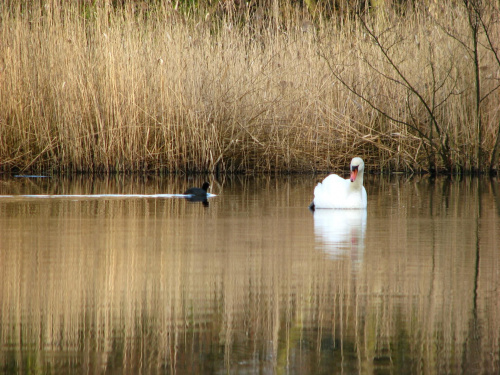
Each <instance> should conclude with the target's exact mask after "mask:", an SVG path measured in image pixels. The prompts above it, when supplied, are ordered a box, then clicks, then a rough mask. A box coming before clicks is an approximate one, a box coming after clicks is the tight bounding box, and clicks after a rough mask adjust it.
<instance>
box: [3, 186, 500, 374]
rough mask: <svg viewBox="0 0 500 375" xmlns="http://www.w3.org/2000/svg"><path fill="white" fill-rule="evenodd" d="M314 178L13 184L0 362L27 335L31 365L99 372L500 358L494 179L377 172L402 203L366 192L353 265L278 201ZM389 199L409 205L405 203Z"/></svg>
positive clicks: (297, 193)
mask: <svg viewBox="0 0 500 375" xmlns="http://www.w3.org/2000/svg"><path fill="white" fill-rule="evenodd" d="M307 181H308V180H300V179H299V180H297V179H294V180H293V181H290V180H288V179H286V178H285V179H277V180H273V179H267V178H265V179H264V178H262V179H257V180H255V181H252V182H247V183H246V185H243V186H244V187H245V188H246V189H248V192H247V193H245V196H246V197H247V199H235V198H234V194H235V191H239V189H241V186H240V184H239V183H235V181H228V182H227V184H226V185H225V186H224V189H225V192H226V195H227V197H229V198H226V199H227V200H226V201H223V200H224V196H220V197H218V198H217V199H218V200H219V201H222V202H223V203H224V205H225V207H227V205H229V204H231V203H232V204H234V205H235V206H233V209H231V210H227V209H225V210H224V211H220V208H221V206H219V205H218V204H217V203H214V204H212V205H211V207H210V209H209V210H206V209H204V208H202V207H201V206H197V205H192V204H187V203H186V202H184V201H183V200H154V201H146V200H138V201H137V200H134V201H127V200H107V201H102V200H101V201H96V200H87V201H80V202H74V201H70V200H49V201H31V202H29V203H25V204H22V205H19V204H17V206H22V207H25V210H18V211H15V212H12V211H11V207H12V206H13V205H12V203H9V202H2V203H1V204H0V238H1V239H2V240H1V241H0V264H1V265H2V272H1V273H0V322H1V328H0V329H1V331H0V345H1V350H0V364H2V366H4V367H5V366H7V364H8V363H9V361H16V362H17V364H18V366H19V365H20V364H23V363H24V364H25V365H26V362H23V361H27V356H29V355H31V354H29V355H28V354H27V353H33V356H34V357H33V358H32V359H31V360H32V361H35V362H36V363H37V366H49V365H50V366H54V365H56V364H57V366H60V363H61V362H59V357H58V356H57V355H54V357H51V355H50V354H49V353H53V352H55V353H61V355H62V356H63V357H64V358H65V359H68V361H70V360H71V362H72V363H73V364H72V365H71V364H69V363H68V364H64V366H68V368H69V366H73V368H74V367H75V366H76V367H78V368H81V367H84V368H89V369H92V370H94V372H98V371H101V370H102V369H103V368H107V369H110V368H122V369H126V370H127V372H129V373H133V372H135V370H137V369H138V368H142V369H144V368H146V369H147V368H149V367H150V366H151V368H152V369H155V368H157V366H158V365H160V366H165V367H166V368H170V369H171V370H172V371H171V372H174V370H177V371H179V372H191V373H193V372H203V370H207V369H208V368H207V367H204V366H216V367H217V368H222V367H225V368H226V369H230V368H233V369H236V368H238V367H239V366H243V367H244V366H249V367H252V366H268V368H269V369H272V368H277V369H278V370H280V369H284V368H286V367H287V366H288V368H300V369H301V372H302V373H309V372H315V370H317V366H322V365H324V366H327V367H329V366H332V367H331V368H333V369H339V370H340V369H352V370H353V371H357V370H358V369H360V370H362V371H361V372H373V370H374V369H384V368H391V369H394V371H395V372H401V371H397V370H398V369H400V370H407V369H408V366H410V367H409V368H411V370H414V371H411V372H418V371H422V372H425V373H450V372H460V369H461V368H462V366H463V365H468V364H470V363H471V361H472V360H473V358H474V357H473V355H476V354H477V353H479V354H477V356H476V358H478V357H479V358H481V362H480V363H475V365H477V366H476V367H475V368H483V369H484V370H485V372H490V373H492V372H497V371H498V362H497V361H496V359H495V357H494V356H493V357H490V353H498V342H499V337H500V327H499V326H498V323H497V322H498V321H499V319H498V317H499V314H500V312H499V311H498V304H497V303H496V302H494V301H497V300H498V298H499V296H498V290H499V288H498V286H499V284H500V279H499V276H498V272H497V269H498V267H499V266H500V264H499V263H500V258H499V254H498V251H497V249H498V247H499V242H500V238H498V233H500V231H499V225H500V223H499V222H498V215H497V213H496V212H495V208H494V207H493V206H492V205H491V204H489V202H490V201H491V198H492V194H491V191H487V190H486V189H485V191H481V190H480V189H479V186H488V185H484V184H481V185H478V184H477V181H478V180H468V181H463V182H461V181H456V182H451V183H450V181H445V180H438V181H437V182H436V183H429V182H428V181H426V180H410V181H401V180H399V179H394V180H393V181H391V182H390V183H386V182H385V181H381V182H377V180H376V179H375V178H374V177H372V180H371V185H370V186H371V187H372V189H373V190H375V189H378V188H380V189H382V190H383V191H384V192H385V193H386V194H385V197H386V198H387V199H388V200H397V202H398V204H397V205H394V203H393V202H389V203H388V202H387V201H380V202H377V201H375V200H373V201H370V203H371V205H370V209H369V212H368V225H367V232H366V238H365V243H366V249H365V250H366V251H365V253H364V255H363V256H364V259H363V261H362V264H361V265H360V266H359V267H355V268H353V267H352V264H351V259H350V258H349V257H346V258H345V259H339V260H336V261H331V260H329V259H328V257H327V255H326V254H323V253H321V252H320V251H318V249H317V248H318V246H317V244H315V242H314V233H313V229H312V227H313V223H312V216H310V215H308V212H307V211H304V210H305V209H304V210H300V211H299V210H297V211H296V213H295V214H294V210H290V209H287V210H285V209H284V208H285V207H290V206H293V202H295V201H300V200H301V199H302V200H304V199H303V197H302V196H303V195H304V193H303V191H302V190H301V188H300V186H302V185H307ZM95 183H97V185H96V186H95V187H94V188H95V189H97V190H100V189H101V188H100V187H99V183H102V184H103V186H107V187H109V186H110V185H111V186H113V185H114V184H118V185H119V186H122V188H124V189H125V190H127V191H128V190H129V189H133V188H131V187H130V186H126V184H123V181H106V180H103V181H100V182H99V181H96V182H95ZM291 183H293V186H294V188H291V186H290V184H291ZM124 185H125V186H124ZM297 186H298V187H299V188H296V187H297ZM74 189H75V190H77V191H78V190H80V189H84V188H78V187H75V188H74ZM284 192H288V193H287V194H285V193H284ZM254 194H255V195H257V194H259V199H252V195H254ZM388 197H390V198H388ZM231 201H233V202H231ZM216 202H217V201H216ZM387 205H390V206H391V207H396V206H397V207H400V209H401V210H403V212H402V213H400V214H398V215H397V216H396V215H394V217H395V218H396V217H397V218H398V219H397V220H391V215H390V211H388V210H387ZM303 206H304V207H305V206H306V202H304V205H303ZM252 212H257V213H259V214H258V215H255V214H252ZM283 212H286V213H287V215H296V216H294V217H292V218H290V217H289V216H287V218H285V217H282V215H281V213H283ZM422 213H425V214H422ZM248 214H250V216H253V217H255V218H256V219H255V220H251V219H248V218H247V216H248ZM387 215H389V217H387ZM419 217H421V219H420V220H418V219H416V218H419ZM470 217H473V218H477V226H476V227H473V228H471V227H470V222H471V221H470V220H465V218H470ZM461 218H464V219H463V220H461ZM459 243H460V244H466V246H457V244H459ZM477 251H480V254H479V255H480V256H479V258H478V257H477ZM476 260H479V264H478V266H477V267H476V266H475V262H476ZM474 327H475V328H474ZM474 329H476V331H474ZM477 329H478V330H480V331H477ZM473 337H480V338H481V340H479V341H476V342H474V345H473V346H472V344H471V343H470V341H469V340H470V338H473ZM404 345H408V346H409V348H408V347H404ZM42 353H43V355H41V354H42ZM71 353H72V354H71ZM403 355H404V359H405V362H404V365H405V366H407V367H406V368H399V367H398V366H400V365H403V364H402V362H401V361H403ZM411 355H413V356H414V357H413V358H408V356H411ZM471 356H472V359H471ZM35 358H36V359H35ZM37 361H38V362H37ZM290 366H291V367H290ZM294 366H295V367H294ZM252 368H253V367H252ZM278 372H279V371H278ZM406 372H408V371H406Z"/></svg>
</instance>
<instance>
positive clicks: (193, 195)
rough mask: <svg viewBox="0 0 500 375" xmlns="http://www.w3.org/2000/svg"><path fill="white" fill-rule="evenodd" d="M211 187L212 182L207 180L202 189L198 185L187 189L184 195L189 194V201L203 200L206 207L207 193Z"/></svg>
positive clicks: (187, 198)
mask: <svg viewBox="0 0 500 375" xmlns="http://www.w3.org/2000/svg"><path fill="white" fill-rule="evenodd" d="M209 187H210V184H209V183H208V182H205V183H204V184H203V186H202V187H201V189H200V188H197V187H192V188H189V189H187V190H186V191H185V192H184V195H187V197H186V200H188V201H189V202H202V203H203V205H204V206H205V207H208V200H207V194H208V188H209Z"/></svg>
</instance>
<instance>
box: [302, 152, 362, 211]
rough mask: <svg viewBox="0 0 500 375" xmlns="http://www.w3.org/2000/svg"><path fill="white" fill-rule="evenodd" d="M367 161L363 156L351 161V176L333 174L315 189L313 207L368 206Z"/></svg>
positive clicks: (350, 207) (345, 207)
mask: <svg viewBox="0 0 500 375" xmlns="http://www.w3.org/2000/svg"><path fill="white" fill-rule="evenodd" d="M364 171H365V163H364V162H363V160H362V159H361V158H358V157H356V158H354V159H352V161H351V178H348V179H343V178H342V177H340V176H338V175H336V174H331V175H329V176H328V177H326V178H325V179H324V180H323V182H320V183H318V185H317V186H316V188H315V189H314V200H313V202H312V203H311V206H310V207H311V208H313V209H316V208H344V209H360V208H361V209H362V208H366V206H367V196H366V190H365V187H364V186H363V173H364Z"/></svg>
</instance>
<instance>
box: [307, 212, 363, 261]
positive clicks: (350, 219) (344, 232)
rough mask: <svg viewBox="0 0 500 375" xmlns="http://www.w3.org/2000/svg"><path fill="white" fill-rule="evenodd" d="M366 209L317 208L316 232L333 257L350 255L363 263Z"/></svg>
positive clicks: (322, 246)
mask: <svg viewBox="0 0 500 375" xmlns="http://www.w3.org/2000/svg"><path fill="white" fill-rule="evenodd" d="M365 231H366V210H316V211H314V233H315V234H316V239H317V240H318V242H320V243H321V249H322V250H323V251H324V252H325V253H327V254H328V255H329V256H330V257H331V258H334V259H339V258H343V257H345V256H350V257H351V259H352V261H353V263H361V261H362V260H363V252H364V248H365Z"/></svg>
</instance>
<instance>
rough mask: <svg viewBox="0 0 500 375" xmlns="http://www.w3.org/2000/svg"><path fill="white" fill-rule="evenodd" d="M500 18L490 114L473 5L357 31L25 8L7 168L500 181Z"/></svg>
mask: <svg viewBox="0 0 500 375" xmlns="http://www.w3.org/2000/svg"><path fill="white" fill-rule="evenodd" d="M14 3H15V2H14ZM21 4H23V3H22V2H21ZM496 10H497V9H494V6H493V5H492V7H491V9H490V8H485V9H484V12H483V13H482V15H483V16H484V20H486V21H485V22H487V25H488V29H484V30H483V32H482V33H481V32H480V33H479V34H478V37H479V41H480V44H479V58H480V65H479V66H478V67H479V68H480V69H479V70H478V72H479V74H480V76H479V82H480V83H481V86H480V94H481V95H480V99H481V101H480V103H479V105H476V104H477V100H476V99H477V96H475V94H476V93H477V90H476V86H475V82H477V81H476V80H475V78H476V76H475V72H476V70H475V65H474V60H473V59H472V57H471V56H472V55H471V49H470V46H471V37H470V35H469V34H468V31H467V30H469V29H470V26H469V18H468V15H469V14H470V13H467V8H465V7H464V6H461V5H460V4H457V2H443V3H440V4H439V5H433V7H430V8H424V7H423V6H422V7H417V6H415V7H412V8H407V9H405V10H404V12H401V11H396V9H395V8H393V7H390V6H388V7H387V8H384V9H383V10H380V11H378V12H375V11H371V12H366V13H363V14H361V15H358V16H356V15H354V14H352V15H350V14H348V13H346V14H344V15H343V16H342V17H324V16H321V14H318V13H317V12H315V13H310V12H309V11H308V10H307V9H302V8H294V7H292V6H290V5H288V4H286V3H280V6H279V8H274V9H273V11H272V13H270V14H267V13H266V11H265V10H262V9H260V10H259V9H257V10H255V9H252V10H250V9H248V10H246V11H243V14H244V18H243V21H242V17H241V16H240V17H234V16H231V12H228V11H227V10H226V11H225V12H220V11H216V10H213V9H208V10H203V11H202V10H201V9H198V10H191V11H185V12H181V11H179V10H178V9H176V8H175V7H174V6H173V5H171V4H166V3H165V4H161V3H155V4H152V3H145V4H141V6H139V5H138V3H135V2H130V3H126V4H125V6H123V7H112V6H111V5H109V4H108V3H107V2H103V3H96V5H89V4H88V3H86V2H62V1H57V0H53V1H46V2H36V3H35V4H31V5H24V6H22V5H19V4H17V5H13V4H10V3H9V4H7V5H3V6H0V17H1V21H0V40H1V43H0V169H1V170H3V171H25V172H26V171H30V172H54V173H55V172H60V173H72V172H91V173H92V172H129V171H135V172H137V171H155V172H183V173H185V172H217V171H219V172H310V171H319V170H331V169H337V168H339V167H344V166H345V165H346V164H348V162H349V160H350V158H351V157H352V156H353V155H360V156H362V157H363V158H364V159H365V161H366V163H367V165H368V166H369V168H370V169H372V170H381V171H385V170H400V171H434V170H437V171H439V170H444V171H448V172H453V171H482V170H488V168H489V169H490V170H492V171H494V170H496V169H497V167H498V148H497V147H498V143H499V109H500V108H499V106H498V102H499V100H498V98H499V93H498V90H497V88H498V82H499V79H500V63H499V61H500V60H498V58H497V55H496V54H495V53H494V52H493V51H494V49H488V48H489V47H488V46H489V45H488V37H490V39H491V40H492V41H498V40H500V35H499V34H500V27H499V25H498V24H497V23H494V22H493V21H491V19H490V18H491V17H492V15H494V14H495V13H494V12H495V11H496ZM488 20H490V22H488ZM485 30H487V32H486V31H485ZM480 31H481V30H480ZM370 32H373V33H374V34H373V35H371V34H370ZM374 37H376V38H374ZM377 42H379V43H380V45H379V44H377ZM384 51H385V52H387V54H388V56H389V57H390V60H388V58H387V56H386V55H385V54H384ZM398 72H399V74H400V75H398ZM429 107H430V108H429Z"/></svg>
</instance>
